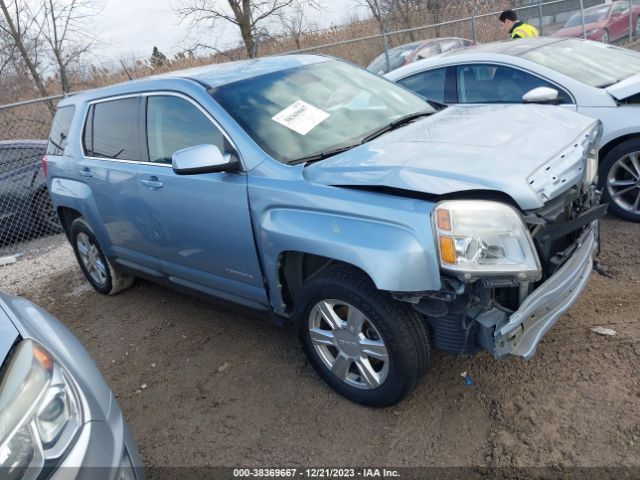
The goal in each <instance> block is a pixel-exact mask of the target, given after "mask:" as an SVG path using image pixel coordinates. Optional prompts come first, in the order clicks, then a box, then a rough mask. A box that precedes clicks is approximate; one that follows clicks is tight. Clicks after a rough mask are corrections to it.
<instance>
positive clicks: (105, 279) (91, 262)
mask: <svg viewBox="0 0 640 480" xmlns="http://www.w3.org/2000/svg"><path fill="white" fill-rule="evenodd" d="M69 240H70V241H71V245H72V246H73V251H74V253H75V254H76V259H77V260H78V264H79V265H80V268H81V269H82V272H83V273H84V276H85V277H86V278H87V280H89V283H91V285H92V286H93V288H95V289H96V290H97V291H98V292H100V293H102V294H104V295H115V294H116V293H118V292H121V291H122V290H125V289H127V288H129V287H130V286H131V285H133V280H134V277H132V276H131V275H127V274H124V273H120V272H118V271H117V270H116V269H115V268H113V265H111V262H109V260H108V259H107V257H106V256H105V255H104V253H103V251H102V248H101V247H100V244H99V243H98V240H97V239H96V236H95V235H94V233H93V230H91V227H90V226H89V224H88V223H87V222H86V221H85V220H84V218H82V217H80V218H76V219H75V220H74V221H73V222H72V223H71V227H70V228H69Z"/></svg>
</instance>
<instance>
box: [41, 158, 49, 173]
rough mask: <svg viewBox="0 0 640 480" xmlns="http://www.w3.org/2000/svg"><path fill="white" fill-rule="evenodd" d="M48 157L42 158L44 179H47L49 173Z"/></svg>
mask: <svg viewBox="0 0 640 480" xmlns="http://www.w3.org/2000/svg"><path fill="white" fill-rule="evenodd" d="M47 160H48V158H47V156H46V155H45V156H44V157H42V174H43V175H44V178H47V175H48V172H47Z"/></svg>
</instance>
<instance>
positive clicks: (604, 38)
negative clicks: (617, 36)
mask: <svg viewBox="0 0 640 480" xmlns="http://www.w3.org/2000/svg"><path fill="white" fill-rule="evenodd" d="M600 41H601V42H602V43H609V30H605V31H603V32H602V35H600Z"/></svg>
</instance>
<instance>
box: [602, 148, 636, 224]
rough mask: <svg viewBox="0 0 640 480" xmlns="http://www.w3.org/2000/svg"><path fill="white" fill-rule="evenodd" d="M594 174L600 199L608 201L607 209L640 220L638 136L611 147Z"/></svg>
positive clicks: (625, 217)
mask: <svg viewBox="0 0 640 480" xmlns="http://www.w3.org/2000/svg"><path fill="white" fill-rule="evenodd" d="M598 175H599V183H600V187H601V188H602V200H603V202H607V203H609V211H611V212H612V213H614V214H616V215H618V216H619V217H622V218H624V219H627V220H631V221H632V222H640V139H634V140H627V141H626V142H622V143H621V144H620V145H617V146H616V147H614V148H613V149H611V150H610V151H609V153H607V154H606V155H605V156H604V158H602V160H601V162H600V168H599V172H598Z"/></svg>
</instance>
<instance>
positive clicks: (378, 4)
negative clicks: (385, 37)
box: [358, 0, 395, 33]
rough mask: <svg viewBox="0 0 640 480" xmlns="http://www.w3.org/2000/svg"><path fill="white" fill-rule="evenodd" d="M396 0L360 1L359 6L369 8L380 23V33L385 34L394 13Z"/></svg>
mask: <svg viewBox="0 0 640 480" xmlns="http://www.w3.org/2000/svg"><path fill="white" fill-rule="evenodd" d="M394 4H395V0H358V5H360V6H362V7H367V8H368V9H369V11H370V12H371V15H373V18H374V19H375V21H376V22H377V23H378V26H379V28H380V33H385V32H386V31H387V27H388V25H389V20H390V19H391V14H392V13H393V8H394Z"/></svg>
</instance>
